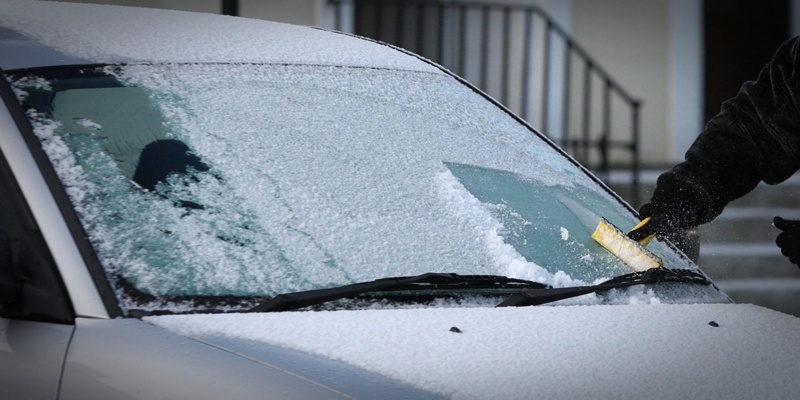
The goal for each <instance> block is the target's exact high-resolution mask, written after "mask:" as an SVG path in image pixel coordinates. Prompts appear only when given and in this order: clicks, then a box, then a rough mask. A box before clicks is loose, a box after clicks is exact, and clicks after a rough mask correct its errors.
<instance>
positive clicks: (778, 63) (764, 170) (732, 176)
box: [651, 37, 800, 226]
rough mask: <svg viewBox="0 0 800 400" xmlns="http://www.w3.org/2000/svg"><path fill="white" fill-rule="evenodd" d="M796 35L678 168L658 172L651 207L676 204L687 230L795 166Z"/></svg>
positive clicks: (799, 114) (798, 121) (798, 129)
mask: <svg viewBox="0 0 800 400" xmlns="http://www.w3.org/2000/svg"><path fill="white" fill-rule="evenodd" d="M798 46H800V37H798V38H794V39H792V40H789V41H788V42H786V43H784V44H783V45H781V46H780V47H779V48H778V50H777V51H776V53H775V55H774V56H773V59H772V60H771V61H770V62H769V63H768V64H767V65H765V66H764V68H763V69H762V70H761V72H760V73H759V75H758V79H757V80H755V81H751V82H747V83H745V84H744V85H743V86H742V88H741V89H740V90H739V93H738V94H737V95H736V97H734V98H732V99H730V100H728V101H726V102H725V103H723V104H722V107H721V111H720V113H719V114H717V115H716V116H715V117H714V118H712V119H711V120H710V121H709V122H708V124H707V125H706V127H705V129H704V130H703V132H701V133H700V135H699V136H698V137H697V139H696V140H695V142H694V143H693V144H692V146H691V147H690V148H689V150H688V151H687V153H686V158H685V161H684V162H683V163H680V164H678V165H676V166H675V167H674V168H673V169H672V170H670V171H668V172H666V173H664V174H662V175H661V176H660V177H659V179H658V183H657V185H656V191H655V193H654V195H653V199H652V200H651V203H655V204H658V203H668V202H672V203H675V204H680V206H679V207H681V208H682V210H681V209H678V210H675V211H678V212H686V213H685V214H684V216H683V218H686V219H687V221H684V225H686V226H697V225H700V224H703V223H706V222H709V221H711V220H713V219H714V218H716V217H717V216H718V215H719V214H720V213H721V212H722V209H723V208H724V207H725V206H726V205H727V204H728V203H729V202H731V201H732V200H735V199H737V198H739V197H741V196H744V195H745V194H747V193H748V192H750V191H751V190H753V189H754V188H755V187H756V185H758V183H759V182H761V181H763V182H766V183H768V184H776V183H780V182H783V181H785V180H786V179H788V178H789V177H790V176H792V174H794V173H795V172H796V171H797V170H798V168H800V70H798V68H800V59H798V57H799V56H800V48H798Z"/></svg>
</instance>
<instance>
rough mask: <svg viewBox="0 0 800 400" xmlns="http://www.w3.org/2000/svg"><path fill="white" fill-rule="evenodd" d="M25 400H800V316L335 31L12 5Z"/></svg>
mask: <svg viewBox="0 0 800 400" xmlns="http://www.w3.org/2000/svg"><path fill="white" fill-rule="evenodd" d="M0 68H2V73H3V76H4V77H5V79H4V80H3V81H2V82H0V96H2V102H3V105H2V107H0V187H2V190H0V393H2V396H3V398H8V399H65V400H66V399H164V398H169V399H220V398H226V399H227V398H230V399H265V398H302V399H310V398H370V399H372V398H374V399H388V398H415V399H416V398H459V399H471V398H498V399H528V398H534V397H541V398H552V399H578V398H618V399H628V398H630V399H633V398H650V399H686V398H704V399H706V398H708V399H715V398H719V399H752V398H761V399H785V398H793V397H796V396H797V393H800V379H798V378H800V369H798V368H797V360H799V359H800V321H799V320H798V319H797V318H795V317H792V316H789V315H785V314H781V313H778V312H775V311H772V310H768V309H765V308H761V307H756V306H752V305H741V304H733V303H732V302H731V301H730V299H729V298H728V296H726V295H725V294H724V293H722V292H721V291H720V290H719V289H718V288H717V287H716V286H715V285H714V284H713V282H711V280H710V279H709V278H708V277H707V276H706V275H705V274H704V273H703V272H702V271H700V270H699V269H698V267H697V266H696V265H695V264H694V263H693V262H692V261H690V260H689V259H688V258H687V257H686V256H685V255H684V254H682V253H681V252H679V251H678V250H676V249H675V248H674V246H672V245H671V244H670V243H668V242H663V241H659V240H655V241H653V242H652V243H651V244H650V245H649V246H648V248H649V249H650V250H651V251H652V252H653V253H654V254H655V255H657V256H658V257H659V258H661V260H662V261H663V264H664V266H663V267H662V268H656V269H651V270H647V271H644V272H636V271H634V270H632V269H631V268H630V267H628V266H627V265H626V264H625V263H623V262H622V261H620V260H619V259H617V258H616V257H614V256H613V255H612V254H610V253H609V252H607V251H606V250H604V249H603V248H602V247H601V246H600V245H598V244H597V243H596V242H594V241H593V240H592V239H591V237H590V235H591V233H592V231H593V230H594V228H595V227H596V225H597V224H598V222H599V221H600V220H601V218H606V219H607V220H608V221H610V222H611V223H613V224H615V225H617V226H619V227H626V228H629V227H632V226H633V225H634V224H635V223H636V222H637V218H636V215H635V212H634V211H633V209H632V208H631V207H630V206H628V205H627V204H626V203H625V202H624V201H622V200H621V199H620V198H619V197H618V196H616V195H615V194H614V193H612V192H611V191H610V190H609V189H608V188H607V187H605V186H604V185H603V184H602V183H600V181H599V180H597V179H596V178H595V177H594V176H592V175H591V174H590V173H589V172H588V171H586V170H585V169H584V168H582V167H581V166H580V165H578V164H577V163H576V162H575V161H574V160H573V159H571V158H570V157H569V156H567V155H566V154H565V153H563V152H562V151H561V150H560V149H558V148H557V147H556V146H555V145H554V144H553V143H552V142H550V141H549V140H548V139H547V138H546V137H545V136H544V135H542V134H541V133H539V132H537V131H536V130H534V129H533V128H531V127H530V126H529V125H528V124H527V123H526V122H525V121H523V120H521V119H520V118H518V117H516V116H514V115H513V114H511V113H510V112H509V111H508V110H507V109H505V108H504V107H502V106H501V105H499V104H498V103H497V102H495V101H494V100H492V99H491V98H489V97H488V96H486V95H485V94H484V93H482V92H480V91H479V90H477V89H475V88H474V87H472V86H470V85H469V84H468V83H466V82H464V81H463V80H462V79H460V78H458V77H457V76H454V75H453V74H451V73H450V72H448V71H447V70H445V69H443V68H442V67H440V66H438V65H435V64H433V63H431V62H429V61H427V60H425V59H423V58H420V57H418V56H416V55H414V54H410V53H408V52H405V51H403V50H400V49H397V48H394V47H391V46H388V45H385V44H382V43H376V42H373V41H370V40H365V39H361V38H358V37H354V36H351V35H346V34H341V33H336V32H328V31H324V30H320V29H313V28H308V27H299V26H292V25H285V24H279V23H272V22H266V21H256V20H249V19H242V18H231V17H221V16H214V15H207V14H198V13H184V12H176V11H158V10H152V9H137V8H123V7H112V6H99V5H78V4H65V3H54V2H22V1H4V2H3V5H2V7H0Z"/></svg>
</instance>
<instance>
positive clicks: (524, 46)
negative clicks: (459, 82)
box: [74, 0, 800, 316]
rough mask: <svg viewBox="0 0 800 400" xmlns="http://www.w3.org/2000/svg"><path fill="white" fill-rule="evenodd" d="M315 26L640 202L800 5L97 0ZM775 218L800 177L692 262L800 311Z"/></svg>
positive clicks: (796, 213) (795, 27)
mask: <svg viewBox="0 0 800 400" xmlns="http://www.w3.org/2000/svg"><path fill="white" fill-rule="evenodd" d="M74 2H83V3H103V4H114V5H128V6H138V7H152V8H168V9H178V10H186V11H197V12H207V13H217V14H226V15H234V16H241V17H247V18H259V19H268V20H274V21H281V22H288V23H295V24H301V25H310V26H318V27H322V28H326V29H334V30H339V31H344V32H349V33H354V34H357V35H362V36H367V37H370V38H374V39H377V40H380V41H384V42H387V43H391V44H393V45H396V46H399V47H402V48H405V49H408V50H410V51H412V52H415V53H418V54H420V55H422V56H424V57H426V58H429V59H431V60H433V61H435V62H437V63H439V64H442V65H443V66H445V67H446V68H448V69H450V70H451V71H453V72H455V73H456V74H458V75H460V76H462V77H464V78H465V79H467V80H468V81H470V82H471V83H473V84H475V85H477V86H478V87H480V88H481V89H482V90H484V91H485V92H487V93H488V94H490V95H491V96H492V97H494V98H495V99H497V100H499V101H500V102H502V103H503V104H504V105H506V106H507V107H508V108H509V109H511V110H512V111H514V112H515V113H516V114H518V115H520V116H521V117H523V118H525V119H526V120H527V121H528V122H529V123H530V124H531V125H532V126H533V127H535V128H536V129H538V130H539V131H541V132H543V133H544V134H546V135H547V136H548V137H550V138H551V139H552V140H553V141H555V142H556V143H557V144H558V145H560V146H561V147H562V148H564V149H565V150H567V151H568V152H569V153H570V154H571V155H572V156H573V157H575V158H576V159H577V160H578V161H580V162H581V163H583V164H584V165H586V166H587V167H589V168H590V169H591V170H592V171H593V172H594V173H595V174H596V175H597V176H598V177H600V178H601V179H603V180H604V181H605V182H606V183H607V184H608V185H609V186H611V187H612V188H613V189H615V190H616V191H617V192H618V193H619V194H620V195H621V196H622V197H623V198H625V200H627V201H628V202H629V203H630V204H631V205H633V206H634V207H637V208H638V206H639V205H641V204H642V203H643V202H646V201H647V199H649V196H650V194H651V193H652V190H653V186H654V184H655V179H656V177H657V176H658V175H659V174H660V173H661V172H663V171H664V170H666V169H668V168H669V167H671V166H672V165H674V164H675V163H678V162H680V161H681V160H682V159H683V154H684V152H685V151H686V150H687V149H688V147H689V145H690V144H691V143H692V141H693V140H694V138H695V137H696V136H697V134H698V133H699V132H700V131H701V130H702V128H703V126H704V124H705V122H706V121H707V120H708V119H709V118H711V117H712V116H714V115H715V114H716V113H717V112H719V109H720V104H721V103H722V102H724V101H725V100H726V99H728V98H730V97H733V96H734V95H735V94H736V93H737V91H738V90H739V87H740V86H741V85H742V84H743V83H744V82H746V81H748V80H753V79H755V78H756V77H757V76H758V72H759V70H760V69H761V67H762V66H763V65H764V64H765V63H767V62H768V61H769V60H770V59H771V57H772V54H773V53H774V51H775V49H776V48H777V47H778V46H779V45H780V44H781V43H783V42H784V41H786V40H788V39H789V38H791V37H794V36H796V35H798V34H799V33H800V0H647V1H642V0H479V1H472V0H405V1H404V0H293V1H291V2H288V1H280V0H91V1H74ZM775 215H780V216H783V217H784V218H794V219H800V178H797V177H793V178H791V179H790V180H789V181H787V182H784V183H783V184H781V185H778V186H767V185H763V184H762V185H761V186H759V187H758V188H757V189H756V190H755V191H754V192H753V193H751V194H749V195H748V196H745V197H743V198H742V199H740V200H737V201H735V202H734V203H732V204H731V205H730V206H729V207H728V208H727V209H726V210H725V212H723V214H722V215H721V216H720V217H719V218H717V219H716V220H715V221H714V222H712V223H710V224H707V225H705V226H702V227H700V229H699V234H700V238H701V248H700V259H699V262H698V264H699V265H700V266H701V268H703V270H704V271H706V272H707V273H708V274H709V275H711V277H712V278H714V280H715V281H716V282H717V284H718V285H719V286H720V287H721V288H722V289H723V290H724V291H726V292H727V293H728V294H729V295H731V297H733V298H734V300H737V301H739V302H745V303H754V304H759V305H763V306H766V307H770V308H773V309H776V310H779V311H783V312H787V313H790V314H794V315H798V316H800V269H798V267H796V266H794V265H792V264H790V263H789V262H788V260H786V259H785V258H784V257H783V256H781V254H780V250H779V249H778V248H777V247H776V246H775V244H774V240H775V236H777V233H778V232H777V229H775V228H774V227H772V218H773V217H774V216H775Z"/></svg>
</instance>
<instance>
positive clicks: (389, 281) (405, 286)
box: [249, 273, 549, 312]
mask: <svg viewBox="0 0 800 400" xmlns="http://www.w3.org/2000/svg"><path fill="white" fill-rule="evenodd" d="M547 287H549V286H547V285H545V284H542V283H538V282H532V281H526V280H523V279H513V278H508V277H505V276H496V275H458V274H450V273H427V274H422V275H417V276H403V277H396V278H383V279H378V280H375V281H369V282H361V283H354V284H352V285H345V286H339V287H334V288H328V289H316V290H307V291H302V292H294V293H284V294H279V295H277V296H275V297H272V298H270V299H269V300H267V301H265V302H263V303H261V304H259V305H257V306H255V307H253V308H251V309H250V310H249V311H250V312H272V311H291V310H297V309H300V308H304V307H309V306H313V305H317V304H322V303H325V302H329V301H333V300H339V299H343V298H349V297H355V296H358V295H362V294H365V293H370V292H385V291H402V290H406V291H425V290H441V291H446V290H451V291H458V290H472V289H490V290H493V289H504V290H520V289H524V288H536V289H540V288H547Z"/></svg>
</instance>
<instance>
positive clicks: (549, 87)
mask: <svg viewBox="0 0 800 400" xmlns="http://www.w3.org/2000/svg"><path fill="white" fill-rule="evenodd" d="M327 4H328V6H329V7H333V9H334V15H335V16H336V17H335V21H334V29H336V30H343V29H344V26H343V23H342V14H343V13H342V8H343V7H344V6H350V7H352V9H353V14H354V18H353V20H354V21H355V23H354V29H353V30H354V32H353V33H356V34H359V35H362V36H367V37H371V38H373V39H377V40H380V41H384V42H387V43H392V44H394V45H397V46H400V47H403V48H406V49H408V50H410V51H412V52H415V53H418V54H421V55H423V56H425V57H427V58H430V59H431V60H433V61H434V62H437V63H439V64H441V65H443V66H445V67H446V68H449V69H451V70H453V71H454V72H455V73H456V74H458V75H460V76H462V77H463V78H465V79H467V80H468V81H470V82H473V83H474V84H476V86H478V87H479V88H480V89H481V90H483V91H485V92H487V93H489V94H490V95H492V96H493V97H495V98H497V99H498V100H499V101H500V102H501V103H503V104H504V105H506V106H507V107H508V108H509V109H511V110H512V111H514V112H515V113H517V114H518V115H520V116H521V117H522V118H523V119H525V120H527V121H528V122H530V123H531V125H533V126H536V127H537V129H540V130H541V131H542V132H543V133H545V134H547V135H549V136H550V137H551V138H552V139H554V140H555V141H556V142H557V143H558V144H559V145H560V146H561V147H562V148H564V150H566V151H567V152H568V153H570V154H571V155H572V156H573V157H575V158H576V159H577V160H578V161H579V162H581V163H582V164H583V165H584V166H586V167H587V168H589V169H591V170H592V171H593V172H594V173H595V174H596V175H597V176H598V177H600V178H601V179H604V178H608V176H609V175H610V171H611V168H613V167H615V166H618V167H619V166H621V167H626V168H627V169H629V170H630V171H631V175H630V176H631V180H630V184H631V193H629V194H628V196H627V197H628V201H629V202H630V203H631V204H632V205H633V206H634V207H638V204H639V200H640V199H639V192H640V190H639V182H640V179H639V175H640V169H641V165H640V133H641V132H640V123H641V121H640V113H641V101H640V100H639V99H637V98H635V97H634V96H633V95H631V94H630V93H629V92H628V91H627V90H626V89H625V88H623V87H622V85H621V84H620V83H619V82H618V81H617V80H615V79H614V78H613V77H612V76H611V74H610V73H609V72H608V71H607V70H606V69H605V68H603V67H602V66H601V65H600V64H599V63H598V62H597V60H596V59H595V58H593V57H592V56H591V55H590V54H589V52H588V51H587V50H586V49H585V48H584V47H583V46H581V45H580V44H579V43H577V42H576V41H575V40H574V39H573V38H572V36H571V35H570V34H569V32H568V31H567V30H566V29H565V28H564V27H562V26H561V25H559V24H558V23H557V22H556V21H555V20H554V19H553V18H552V17H550V16H549V15H548V14H547V13H546V12H545V11H544V10H543V9H542V8H541V7H539V6H537V5H533V4H511V3H504V2H488V1H485V0H484V1H481V0H476V1H471V0H327ZM431 21H435V22H434V23H431ZM539 23H542V25H541V26H543V27H544V29H543V32H542V29H538V30H537V27H538V26H539V25H538V24H539ZM512 32H522V35H521V36H522V38H521V39H519V38H515V37H514V36H513V34H512ZM411 39H413V40H411ZM515 39H517V40H515ZM520 41H521V42H522V44H521V45H520V44H519V42H520ZM559 46H560V47H559ZM432 48H433V49H432ZM515 49H516V50H517V51H516V52H515V51H514V50H515ZM560 50H562V51H563V55H561V54H560V52H559V51H560ZM476 54H477V56H476ZM519 54H521V56H518V55H519ZM559 55H560V56H561V57H559ZM512 60H513V61H517V62H518V63H517V64H512ZM497 64H499V65H497ZM515 71H516V72H515ZM576 74H577V76H576ZM559 79H560V80H562V81H559ZM559 84H560V85H561V86H560V87H559V86H558V85H559ZM598 84H599V88H600V90H597V91H595V90H593V89H594V87H595V86H596V85H598ZM537 85H538V87H539V89H538V90H535V89H536V86H537ZM520 88H522V89H520ZM513 89H516V90H517V92H514V90H513ZM614 99H619V100H620V101H621V103H622V104H623V105H624V109H615V108H614V107H612V105H613V104H617V103H615V102H614ZM534 106H538V107H536V108H535V109H533V110H532V108H533V107H534ZM626 112H627V114H629V115H630V120H629V121H628V122H625V123H623V124H619V123H617V124H615V123H614V122H615V121H617V120H624V118H623V117H622V116H624V115H625V114H626ZM576 113H577V118H576V117H575V114H576ZM620 125H624V126H627V128H626V129H622V128H619V126H620ZM623 135H624V137H621V136H623ZM615 149H616V150H621V151H624V152H626V153H627V154H628V158H627V159H625V158H621V157H615V155H614V154H612V151H613V150H615Z"/></svg>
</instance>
